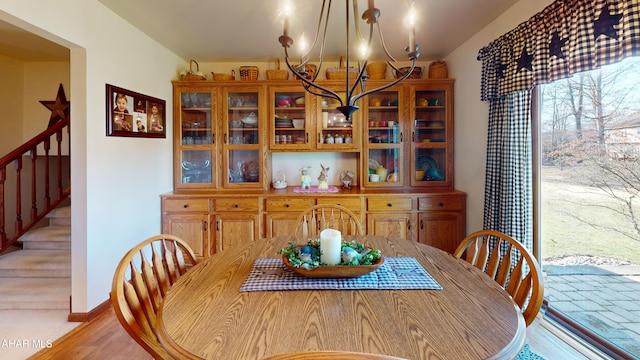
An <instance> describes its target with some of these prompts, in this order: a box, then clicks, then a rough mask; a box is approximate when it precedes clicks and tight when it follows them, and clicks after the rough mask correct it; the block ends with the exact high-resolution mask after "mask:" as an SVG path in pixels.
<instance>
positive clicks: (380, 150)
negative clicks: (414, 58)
mask: <svg viewBox="0 0 640 360" xmlns="http://www.w3.org/2000/svg"><path fill="white" fill-rule="evenodd" d="M367 101H368V106H367V107H366V108H365V110H364V112H365V118H366V119H367V120H366V121H363V125H362V126H363V128H364V129H365V131H364V132H365V135H364V144H363V149H362V150H363V151H362V154H363V156H364V158H363V161H362V165H363V170H362V173H363V175H364V176H363V178H362V181H363V185H364V186H365V187H368V188H369V187H370V188H378V187H400V186H403V184H404V180H405V171H404V153H405V152H406V151H405V150H404V148H403V147H404V133H403V128H404V126H405V124H404V123H405V121H403V120H404V119H403V113H402V109H403V107H404V104H405V99H404V92H403V90H402V87H397V88H393V89H391V90H388V91H383V92H379V93H374V94H371V95H369V96H368V97H367Z"/></svg>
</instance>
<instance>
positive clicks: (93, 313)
mask: <svg viewBox="0 0 640 360" xmlns="http://www.w3.org/2000/svg"><path fill="white" fill-rule="evenodd" d="M110 307H111V300H110V299H107V300H105V301H104V302H103V303H102V304H100V305H98V306H96V307H95V308H93V309H92V310H90V311H89V312H86V313H73V312H72V313H69V316H68V317H67V320H68V321H69V322H88V321H91V320H93V319H95V318H96V317H97V316H98V315H100V314H102V313H104V312H105V311H107V310H109V308H110Z"/></svg>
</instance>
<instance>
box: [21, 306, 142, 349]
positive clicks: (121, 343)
mask: <svg viewBox="0 0 640 360" xmlns="http://www.w3.org/2000/svg"><path fill="white" fill-rule="evenodd" d="M36 359H38V360H45V359H56V360H57V359H83V360H84V359H86V360H91V359H95V360H103V359H110V360H120V359H122V360H124V359H127V360H129V359H136V360H138V359H140V360H142V359H153V358H152V357H151V356H150V355H149V354H148V353H147V352H146V351H145V350H144V349H143V348H142V347H141V346H140V345H138V343H136V342H135V341H134V340H133V339H131V337H129V334H127V332H126V331H125V330H124V329H123V328H122V326H121V325H120V323H119V322H118V319H117V318H116V315H115V313H114V311H113V308H109V310H108V311H105V312H104V313H103V314H101V315H99V316H98V317H96V318H95V319H93V320H92V321H90V322H88V323H84V324H82V325H80V326H79V327H77V328H75V329H74V330H72V331H71V332H70V333H68V334H67V335H65V336H63V337H62V338H60V339H58V340H56V341H54V342H53V346H52V347H51V348H50V349H44V350H42V351H39V352H38V353H36V354H34V355H33V356H31V357H30V358H29V360H36Z"/></svg>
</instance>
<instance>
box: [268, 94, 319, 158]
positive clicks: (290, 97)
mask: <svg viewBox="0 0 640 360" xmlns="http://www.w3.org/2000/svg"><path fill="white" fill-rule="evenodd" d="M308 97H309V98H308ZM314 100H315V99H313V98H312V97H311V95H309V94H308V93H307V92H306V91H304V90H301V89H300V87H299V86H297V87H282V88H275V89H273V88H272V89H271V92H270V101H271V109H273V111H272V113H271V115H270V118H269V148H270V149H272V150H291V149H301V150H306V149H310V148H311V142H310V139H309V129H310V128H312V126H311V125H312V124H311V120H310V119H311V117H310V116H309V113H308V111H307V108H308V105H309V104H311V102H312V101H314Z"/></svg>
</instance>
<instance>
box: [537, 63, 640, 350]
mask: <svg viewBox="0 0 640 360" xmlns="http://www.w3.org/2000/svg"><path fill="white" fill-rule="evenodd" d="M639 69H640V58H637V57H636V58H628V59H627V60H625V61H623V62H620V63H617V64H613V65H609V66H606V67H603V68H601V69H597V70H593V71H589V72H585V73H579V74H575V75H574V76H573V77H571V78H569V79H564V80H558V81H556V82H554V83H552V84H547V85H544V86H541V87H540V93H539V94H540V97H539V98H540V102H541V110H540V115H539V117H540V119H539V129H540V130H539V131H540V133H539V136H540V141H539V143H540V148H539V149H537V151H539V155H540V169H539V170H540V174H541V176H540V181H541V184H540V187H539V188H540V193H539V194H540V195H539V196H540V199H539V200H540V201H539V203H540V224H541V232H540V241H541V258H542V267H543V271H544V272H545V275H546V277H545V298H546V299H547V300H548V305H549V308H550V309H551V310H552V311H553V312H558V313H559V314H561V316H562V317H566V319H568V322H569V324H572V325H574V327H575V329H578V330H585V329H586V330H587V332H591V333H593V334H595V335H596V336H595V337H600V338H603V339H606V341H608V342H610V343H612V344H614V345H615V346H617V347H619V348H620V349H623V351H626V352H628V353H629V354H632V356H635V357H640V300H638V299H640V70H639Z"/></svg>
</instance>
